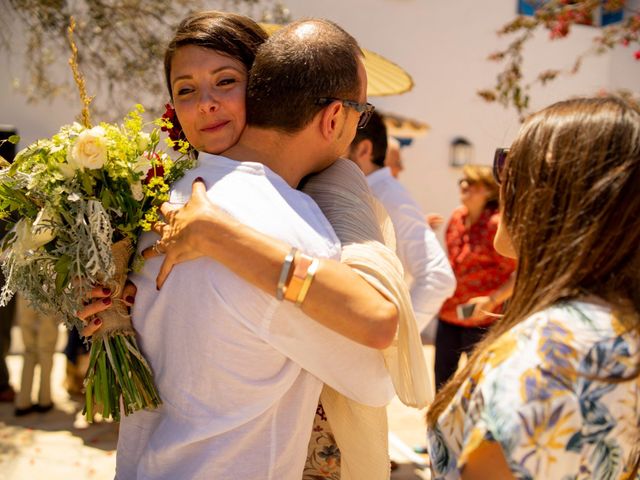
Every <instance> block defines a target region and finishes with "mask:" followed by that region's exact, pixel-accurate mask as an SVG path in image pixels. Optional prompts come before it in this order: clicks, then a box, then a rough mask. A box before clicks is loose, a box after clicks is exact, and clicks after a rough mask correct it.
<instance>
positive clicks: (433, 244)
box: [349, 112, 456, 330]
mask: <svg viewBox="0 0 640 480" xmlns="http://www.w3.org/2000/svg"><path fill="white" fill-rule="evenodd" d="M387 142H388V140H387V129H386V127H385V124H384V121H383V119H382V117H381V116H380V115H379V114H378V113H377V112H373V114H372V115H371V118H370V119H369V123H368V124H367V126H366V127H365V128H363V129H360V130H358V131H357V133H356V137H355V138H354V140H353V142H351V146H350V148H349V158H350V159H351V160H352V161H353V162H355V163H356V164H357V165H358V166H359V167H360V169H361V170H362V171H363V173H364V174H365V175H366V176H367V183H368V184H369V187H370V188H371V192H372V193H373V195H374V196H375V197H376V198H377V199H378V200H379V201H380V203H382V205H383V206H384V208H385V209H386V210H387V212H388V213H389V217H390V218H391V222H392V223H393V228H394V230H395V232H396V253H397V254H398V257H399V258H400V261H401V262H402V266H403V267H404V270H405V279H406V281H407V284H408V286H409V288H410V289H411V303H412V306H413V310H414V312H415V314H416V320H417V322H418V328H419V329H420V330H422V329H424V328H425V327H426V326H427V324H428V323H429V322H430V321H431V320H432V319H433V318H434V317H435V315H436V314H437V313H438V311H439V310H440V306H441V305H442V303H443V302H444V300H445V299H447V298H448V297H450V296H451V295H452V294H453V292H454V290H455V287H456V280H455V276H454V274H453V271H452V270H451V266H450V264H449V259H448V258H447V255H446V253H445V252H444V250H443V248H442V247H441V246H440V242H438V239H437V238H436V236H435V234H434V233H433V230H431V228H430V227H429V225H427V223H426V222H425V217H424V214H423V213H422V211H421V209H420V207H419V206H418V204H417V203H416V201H415V200H414V199H413V198H412V197H411V195H410V194H409V192H408V191H407V189H406V188H405V187H404V186H403V185H402V184H401V183H400V182H399V181H398V180H396V179H395V178H394V176H393V174H392V171H391V168H390V167H389V166H387V167H385V166H384V165H385V155H386V152H387Z"/></svg>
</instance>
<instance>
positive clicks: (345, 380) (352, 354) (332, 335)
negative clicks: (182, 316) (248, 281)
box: [237, 289, 395, 407]
mask: <svg viewBox="0 0 640 480" xmlns="http://www.w3.org/2000/svg"><path fill="white" fill-rule="evenodd" d="M252 290H253V293H254V295H252V298H251V299H250V301H247V302H246V303H245V305H244V307H243V308H242V312H240V309H238V310H237V312H238V313H240V315H241V316H242V317H244V319H241V321H243V320H244V322H243V323H245V322H246V323H245V325H246V326H247V327H249V328H251V329H252V330H254V331H255V328H256V325H255V323H254V322H253V321H252V320H251V319H248V318H247V316H248V315H249V316H253V314H255V313H256V312H257V311H261V312H262V315H261V318H262V322H261V324H260V325H259V326H258V329H257V331H255V333H256V334H257V335H258V336H260V337H261V338H262V339H263V340H264V341H265V342H267V343H268V344H270V345H271V346H272V347H274V348H275V349H276V350H278V351H279V352H280V353H281V354H283V355H284V356H286V357H287V358H290V359H291V360H292V361H293V362H295V363H297V364H298V365H300V367H301V368H303V369H305V370H307V371H308V372H310V373H311V374H313V375H314V376H316V377H318V378H319V379H320V380H321V381H322V382H323V383H326V384H327V385H329V386H331V387H332V388H334V389H335V390H336V391H338V392H340V393H341V394H343V395H345V396H347V397H349V398H351V399H353V400H355V401H356V402H359V403H362V404H365V405H369V406H373V407H381V406H385V405H387V404H388V403H389V402H390V401H391V399H392V398H393V396H394V394H395V391H394V388H393V384H392V383H391V378H390V376H389V373H388V371H387V368H386V367H385V364H384V358H383V355H382V352H381V351H379V350H376V349H374V348H370V347H366V346H364V345H361V344H358V343H356V342H354V341H352V340H349V339H348V338H346V337H344V336H342V335H340V334H338V333H336V332H334V331H333V330H330V329H329V328H327V327H325V326H323V325H321V324H320V323H318V322H316V321H315V320H313V319H312V318H310V317H308V316H307V315H306V314H304V313H303V312H302V310H301V309H300V308H298V307H296V306H295V305H294V304H293V303H291V302H288V301H279V300H276V299H275V298H273V297H272V296H270V295H267V294H266V293H264V292H262V291H258V290H257V289H252ZM247 300H248V299H247ZM247 307H248V309H247ZM251 312H253V313H251Z"/></svg>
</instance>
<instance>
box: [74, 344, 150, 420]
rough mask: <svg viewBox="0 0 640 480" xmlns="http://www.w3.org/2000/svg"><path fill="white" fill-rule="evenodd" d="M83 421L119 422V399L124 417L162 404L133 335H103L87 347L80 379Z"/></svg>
mask: <svg viewBox="0 0 640 480" xmlns="http://www.w3.org/2000/svg"><path fill="white" fill-rule="evenodd" d="M84 387H85V400H86V404H85V409H84V411H83V413H84V414H85V417H86V418H87V421H89V422H91V421H93V415H94V414H96V413H100V414H101V415H102V416H103V417H104V418H109V417H111V418H113V419H114V420H116V421H119V420H120V413H121V412H120V407H121V406H120V398H121V397H122V408H123V409H124V414H125V415H129V414H130V413H133V412H135V411H136V410H140V409H143V408H156V407H158V406H159V405H160V404H161V403H162V401H161V400H160V396H159V394H158V391H157V389H156V386H155V384H154V383H153V375H152V374H151V369H150V368H149V364H148V363H147V362H146V360H145V359H144V357H143V356H142V354H141V353H140V349H139V348H138V344H137V342H136V339H135V336H134V334H133V333H116V334H113V335H106V336H105V335H103V336H102V337H101V338H96V339H94V341H93V343H92V344H91V354H90V359H89V369H88V370H87V375H86V377H85V379H84Z"/></svg>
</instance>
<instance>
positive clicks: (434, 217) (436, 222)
mask: <svg viewBox="0 0 640 480" xmlns="http://www.w3.org/2000/svg"><path fill="white" fill-rule="evenodd" d="M424 219H425V220H426V222H427V224H428V225H429V226H430V227H431V230H436V229H437V228H438V227H440V225H442V224H443V223H444V217H443V216H442V215H440V214H439V213H428V214H427V215H425V217H424Z"/></svg>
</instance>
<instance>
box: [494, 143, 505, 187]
mask: <svg viewBox="0 0 640 480" xmlns="http://www.w3.org/2000/svg"><path fill="white" fill-rule="evenodd" d="M508 154H509V148H508V147H506V148H504V147H501V148H496V153H495V154H494V155H493V178H494V180H495V181H496V183H497V184H498V185H500V184H501V183H502V171H503V170H504V164H505V162H506V160H507V155H508Z"/></svg>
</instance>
